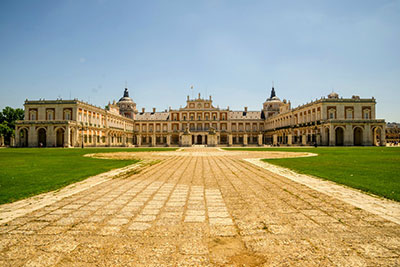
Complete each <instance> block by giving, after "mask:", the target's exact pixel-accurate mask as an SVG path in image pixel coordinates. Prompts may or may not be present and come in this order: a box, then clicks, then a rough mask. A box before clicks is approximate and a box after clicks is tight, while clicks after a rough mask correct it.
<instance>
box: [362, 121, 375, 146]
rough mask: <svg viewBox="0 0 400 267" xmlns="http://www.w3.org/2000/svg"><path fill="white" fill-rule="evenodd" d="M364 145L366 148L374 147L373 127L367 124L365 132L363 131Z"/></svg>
mask: <svg viewBox="0 0 400 267" xmlns="http://www.w3.org/2000/svg"><path fill="white" fill-rule="evenodd" d="M363 145H364V146H372V145H373V143H372V134H371V125H369V124H367V125H365V128H364V131H363Z"/></svg>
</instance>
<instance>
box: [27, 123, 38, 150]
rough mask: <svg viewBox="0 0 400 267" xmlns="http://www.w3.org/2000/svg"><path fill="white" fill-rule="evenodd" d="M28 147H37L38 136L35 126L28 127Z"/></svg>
mask: <svg viewBox="0 0 400 267" xmlns="http://www.w3.org/2000/svg"><path fill="white" fill-rule="evenodd" d="M28 146H29V147H37V146H38V136H37V132H36V129H35V126H30V127H29V130H28Z"/></svg>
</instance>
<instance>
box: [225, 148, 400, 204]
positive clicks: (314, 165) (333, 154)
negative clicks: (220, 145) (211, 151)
mask: <svg viewBox="0 0 400 267" xmlns="http://www.w3.org/2000/svg"><path fill="white" fill-rule="evenodd" d="M226 149H227V150H236V149H238V150H254V151H292V152H296V151H297V152H312V153H316V154H318V155H319V156H317V157H308V158H291V159H265V161H266V162H269V163H272V164H276V165H279V166H282V167H286V168H289V169H292V170H294V171H296V172H298V173H305V174H311V175H314V176H317V177H320V178H323V179H327V180H331V181H334V182H337V183H340V184H344V185H347V186H350V187H353V188H358V189H361V190H363V191H366V192H369V193H373V194H376V195H379V196H383V197H386V198H389V199H393V200H396V201H400V148H397V147H318V148H226Z"/></svg>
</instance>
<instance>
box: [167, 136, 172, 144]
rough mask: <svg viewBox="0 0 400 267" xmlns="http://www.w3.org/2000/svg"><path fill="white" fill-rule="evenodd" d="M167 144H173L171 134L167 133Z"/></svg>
mask: <svg viewBox="0 0 400 267" xmlns="http://www.w3.org/2000/svg"><path fill="white" fill-rule="evenodd" d="M167 146H171V135H170V134H169V135H167Z"/></svg>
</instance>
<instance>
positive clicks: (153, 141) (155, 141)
mask: <svg viewBox="0 0 400 267" xmlns="http://www.w3.org/2000/svg"><path fill="white" fill-rule="evenodd" d="M151 145H152V146H156V145H157V139H156V135H155V134H153V137H152V138H151Z"/></svg>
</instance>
